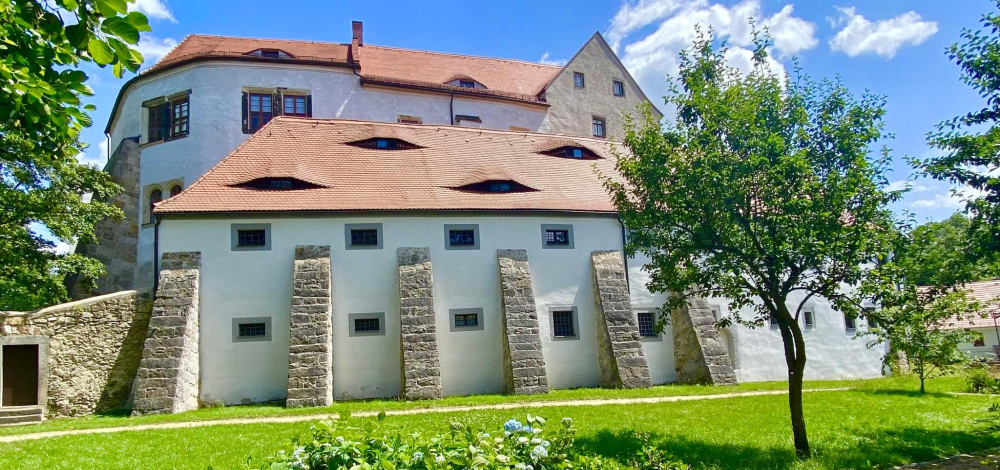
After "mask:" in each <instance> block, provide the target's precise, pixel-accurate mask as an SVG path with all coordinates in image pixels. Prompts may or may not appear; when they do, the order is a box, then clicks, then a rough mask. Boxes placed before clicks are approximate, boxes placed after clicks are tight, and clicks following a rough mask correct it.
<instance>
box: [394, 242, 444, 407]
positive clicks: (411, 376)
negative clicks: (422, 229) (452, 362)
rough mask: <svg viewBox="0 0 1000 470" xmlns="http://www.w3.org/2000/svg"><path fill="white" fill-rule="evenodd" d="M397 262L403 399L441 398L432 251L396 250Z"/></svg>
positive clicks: (416, 249)
mask: <svg viewBox="0 0 1000 470" xmlns="http://www.w3.org/2000/svg"><path fill="white" fill-rule="evenodd" d="M396 259H397V261H398V263H399V334H400V347H401V348H402V361H401V363H402V366H403V370H402V388H403V390H402V395H403V398H404V399H406V400H422V399H428V398H441V396H442V395H443V391H442V389H441V361H440V357H439V356H438V347H437V327H436V326H435V323H434V321H435V319H434V276H433V271H432V268H431V249H430V248H405V247H401V248H399V249H397V250H396Z"/></svg>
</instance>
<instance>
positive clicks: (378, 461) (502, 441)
mask: <svg viewBox="0 0 1000 470" xmlns="http://www.w3.org/2000/svg"><path fill="white" fill-rule="evenodd" d="M384 419H385V414H384V413H380V414H379V417H378V420H377V421H374V422H372V421H369V422H366V423H365V424H364V425H363V426H361V427H355V426H350V425H348V424H347V422H345V421H338V420H327V421H321V422H319V423H317V424H315V425H313V426H312V427H311V428H310V429H311V431H312V436H311V439H309V440H308V441H300V440H298V439H296V440H294V441H293V444H294V445H295V448H294V450H292V451H291V452H288V451H284V450H282V451H278V452H277V453H276V454H275V455H274V456H273V457H271V458H270V459H269V460H268V461H267V462H266V463H265V464H264V465H263V466H262V467H261V470H320V469H322V470H401V469H427V470H432V469H486V470H494V469H495V470H500V469H504V470H556V469H581V470H621V469H643V470H645V469H654V470H668V469H669V470H675V469H687V468H688V467H687V466H686V465H683V464H682V463H680V462H675V461H672V460H671V459H670V458H668V457H667V456H666V455H665V454H663V453H662V452H661V451H659V450H657V449H656V448H654V447H652V446H650V445H649V442H648V437H645V438H643V449H642V450H641V451H640V452H638V453H637V454H636V459H635V460H633V461H632V462H630V463H629V465H622V464H620V463H618V462H617V461H614V460H611V459H606V458H602V457H599V456H591V455H584V454H582V453H580V452H579V451H578V450H577V449H574V447H573V444H574V440H575V435H576V429H575V428H574V427H573V420H572V419H570V418H563V419H562V420H561V421H560V422H559V425H557V426H554V428H555V430H554V431H548V430H547V429H546V420H545V419H544V418H542V417H540V416H532V415H527V420H525V421H524V422H523V423H522V422H521V421H519V420H517V419H511V420H508V421H507V422H506V423H504V425H503V428H502V429H499V430H496V431H493V432H488V431H480V430H477V429H474V428H473V427H472V426H469V425H465V424H462V423H458V422H452V423H451V424H450V426H449V427H448V428H447V429H446V430H445V431H443V432H437V433H426V432H419V431H413V430H408V429H406V428H403V427H398V426H389V425H387V424H385V423H383V420H384Z"/></svg>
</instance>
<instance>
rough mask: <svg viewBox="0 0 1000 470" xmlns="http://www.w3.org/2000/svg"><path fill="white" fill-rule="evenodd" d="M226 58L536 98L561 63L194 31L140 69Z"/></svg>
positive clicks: (379, 80) (404, 83) (397, 82)
mask: <svg viewBox="0 0 1000 470" xmlns="http://www.w3.org/2000/svg"><path fill="white" fill-rule="evenodd" d="M258 49H278V50H281V51H284V52H286V53H288V54H290V55H291V56H292V58H263V57H248V56H247V55H246V54H247V53H250V52H253V51H256V50H258ZM204 58H220V59H224V58H230V59H235V58H238V59H252V60H261V61H275V62H282V61H292V62H314V63H329V64H332V65H341V66H345V65H348V66H351V65H353V66H355V67H360V73H361V75H362V77H363V78H364V79H366V80H367V81H368V82H370V83H380V84H385V85H401V86H411V87H422V88H431V89H443V90H449V91H460V92H462V93H465V94H478V95H483V96H496V97H502V98H508V99H517V100H521V101H527V102H533V103H539V102H540V101H539V100H538V94H539V93H541V91H542V90H543V89H544V88H545V87H546V86H547V85H548V84H549V83H551V82H552V80H554V79H555V77H556V75H558V74H559V72H560V71H561V70H562V68H561V67H558V66H552V65H543V64H537V63H534V62H526V61H520V60H510V59H497V58H490V57H476V56H468V55H458V54H446V53H441V52H428V51H416V50H410V49H398V48H394V47H383V46H375V45H371V44H366V45H364V46H360V47H358V48H357V49H356V54H355V53H351V45H350V44H338V43H327V42H313V41H289V40H278V39H254V38H238V37H226V36H208V35H201V34H194V35H190V36H188V37H186V38H184V40H183V41H181V43H180V44H178V45H177V47H175V48H174V49H173V50H172V51H170V52H169V53H168V54H167V55H165V56H163V58H162V59H160V60H159V61H158V62H157V63H156V64H154V65H153V66H152V67H150V68H149V69H147V70H146V71H145V72H144V73H149V72H153V71H156V70H160V69H164V68H167V67H170V66H173V65H177V64H180V63H184V62H187V61H191V60H195V59H204ZM456 77H468V78H472V79H473V80H475V81H477V82H479V83H481V84H483V85H484V86H485V87H486V89H470V88H460V87H454V86H447V85H445V83H447V82H449V81H452V80H454V79H455V78H456Z"/></svg>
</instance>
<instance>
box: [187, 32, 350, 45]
mask: <svg viewBox="0 0 1000 470" xmlns="http://www.w3.org/2000/svg"><path fill="white" fill-rule="evenodd" d="M192 36H197V37H203V38H219V39H246V40H251V41H283V42H298V43H306V44H321V45H325V46H350V44H345V43H342V42H333V41H313V40H310V39H277V38H262V37H249V36H225V35H222V34H202V33H191V34H188V35H187V36H185V37H184V39H187V38H189V37H192Z"/></svg>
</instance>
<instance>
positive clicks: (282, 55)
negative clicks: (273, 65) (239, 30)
mask: <svg viewBox="0 0 1000 470" xmlns="http://www.w3.org/2000/svg"><path fill="white" fill-rule="evenodd" d="M243 55H249V56H257V57H266V58H269V59H294V58H295V56H293V55H291V54H289V53H287V52H285V51H283V50H281V49H266V48H262V49H255V50H252V51H250V52H247V53H246V54H243Z"/></svg>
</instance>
